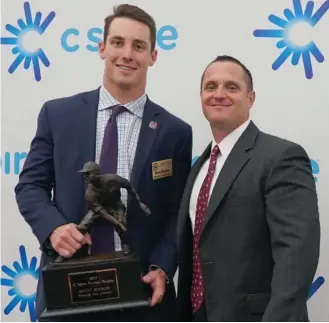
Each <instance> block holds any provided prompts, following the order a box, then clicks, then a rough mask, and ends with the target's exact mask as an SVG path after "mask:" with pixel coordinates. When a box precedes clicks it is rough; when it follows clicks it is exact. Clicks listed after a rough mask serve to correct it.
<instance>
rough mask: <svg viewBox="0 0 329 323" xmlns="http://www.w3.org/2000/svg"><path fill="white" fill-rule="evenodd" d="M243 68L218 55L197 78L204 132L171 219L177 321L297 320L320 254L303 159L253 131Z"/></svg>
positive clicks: (288, 145) (296, 150)
mask: <svg viewBox="0 0 329 323" xmlns="http://www.w3.org/2000/svg"><path fill="white" fill-rule="evenodd" d="M254 100H255V92H254V90H253V81H252V76H251V73H250V71H249V70H248V69H247V68H246V67H245V66H244V65H243V64H242V63H241V62H240V61H238V60H237V59H235V58H233V57H230V56H219V57H217V58H216V59H215V60H214V61H213V62H211V63H210V64H209V65H208V67H207V68H206V70H205V72H204V75H203V77H202V80H201V102H202V109H203V113H204V115H205V117H206V119H207V120H208V121H209V123H210V127H211V130H212V134H213V138H212V141H211V143H209V145H208V147H207V148H206V149H205V151H204V152H203V154H202V155H201V157H200V158H199V159H198V160H197V162H196V163H195V164H194V166H193V168H192V170H191V173H190V175H189V177H188V180H187V185H186V188H185V192H184V195H183V198H182V203H181V209H180V212H179V219H178V224H177V230H178V249H179V251H178V258H179V280H178V320H179V321H191V320H194V321H217V322H218V321H243V322H247V321H251V322H255V321H272V322H273V321H301V320H302V319H303V320H307V308H306V300H307V296H308V291H309V288H310V286H311V284H312V279H313V277H314V274H315V271H316V268H317V264H318V257H319V241H320V225H319V214H318V205H317V194H316V189H315V183H314V179H313V175H312V169H311V164H310V160H309V158H308V156H307V154H306V152H305V150H304V149H303V148H302V147H301V146H299V145H297V144H295V143H292V142H289V141H287V140H283V139H280V138H277V137H274V136H271V135H268V134H265V133H263V132H261V131H260V130H258V128H257V127H256V125H255V124H254V123H253V122H252V121H250V116H249V112H250V109H251V107H252V105H253V103H254Z"/></svg>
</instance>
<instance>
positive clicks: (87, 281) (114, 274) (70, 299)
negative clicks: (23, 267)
mask: <svg viewBox="0 0 329 323" xmlns="http://www.w3.org/2000/svg"><path fill="white" fill-rule="evenodd" d="M42 279H43V283H44V290H45V297H46V309H45V311H44V312H43V313H42V315H41V318H42V319H54V318H56V317H61V316H68V315H81V314H86V313H93V312H100V311H112V310H120V309H128V308H136V307H146V306H149V303H148V297H149V286H148V285H146V284H144V283H143V282H142V268H141V265H140V262H139V259H138V258H137V256H136V255H135V254H129V255H124V254H123V253H122V252H113V253H110V254H102V255H96V256H87V257H84V258H80V259H70V260H65V261H64V262H62V263H50V264H48V265H46V266H45V267H44V268H43V270H42Z"/></svg>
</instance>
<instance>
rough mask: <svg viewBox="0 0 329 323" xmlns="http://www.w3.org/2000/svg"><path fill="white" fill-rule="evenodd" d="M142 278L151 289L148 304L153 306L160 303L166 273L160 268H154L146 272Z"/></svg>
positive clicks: (164, 286) (163, 291)
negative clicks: (151, 292)
mask: <svg viewBox="0 0 329 323" xmlns="http://www.w3.org/2000/svg"><path fill="white" fill-rule="evenodd" d="M142 280H143V282H144V283H146V284H150V285H151V287H152V289H153V295H152V298H151V300H150V305H151V306H155V305H156V304H158V303H161V301H162V297H163V295H164V293H165V289H166V282H167V277H166V274H165V273H164V272H163V271H162V270H161V269H156V270H152V271H150V272H149V273H148V274H146V275H145V276H144V277H143V278H142Z"/></svg>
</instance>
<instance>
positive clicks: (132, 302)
mask: <svg viewBox="0 0 329 323" xmlns="http://www.w3.org/2000/svg"><path fill="white" fill-rule="evenodd" d="M79 172H81V173H83V175H84V179H85V182H86V183H87V190H86V193H85V199H86V200H87V203H88V213H87V214H86V215H85V217H84V218H83V219H82V221H81V222H80V224H79V225H78V226H77V228H78V230H79V231H80V232H81V233H82V234H85V233H87V232H88V233H89V232H90V231H91V229H92V228H93V225H94V224H95V222H96V221H97V220H107V221H109V222H111V223H112V224H113V225H114V228H115V230H116V232H117V233H118V235H119V237H120V240H121V244H122V251H120V252H111V253H106V254H99V255H88V256H80V257H79V256H77V255H75V256H73V257H72V258H69V259H67V258H63V257H62V256H58V257H57V258H56V259H55V261H54V262H52V263H49V264H48V265H46V266H45V267H44V268H43V270H42V273H41V274H42V279H43V282H44V290H45V298H46V309H45V311H44V312H43V313H42V315H41V318H42V319H51V318H57V317H61V316H67V315H78V314H84V313H92V312H99V311H110V310H119V309H127V308H136V307H144V306H149V303H148V298H149V287H148V286H147V285H146V284H144V283H143V282H142V278H141V277H142V267H141V264H140V262H139V259H138V256H137V255H136V254H135V253H134V252H132V251H131V249H130V247H129V245H128V243H127V238H126V236H127V220H126V208H125V205H124V204H123V203H122V202H121V193H120V189H121V188H124V189H126V190H127V192H128V193H129V194H131V195H132V196H133V197H134V198H135V199H136V200H137V202H138V203H139V205H140V207H141V209H142V210H143V211H144V212H145V213H146V215H149V214H151V211H150V210H149V208H148V207H147V206H146V205H145V204H144V203H142V202H141V200H140V198H139V196H138V194H137V192H136V191H135V189H134V188H133V187H132V185H131V184H130V182H129V181H128V180H126V179H125V178H122V177H120V176H118V175H115V174H104V175H100V168H99V165H98V164H97V163H95V162H87V163H86V164H85V165H84V167H83V168H82V170H80V171H79ZM77 254H79V253H77Z"/></svg>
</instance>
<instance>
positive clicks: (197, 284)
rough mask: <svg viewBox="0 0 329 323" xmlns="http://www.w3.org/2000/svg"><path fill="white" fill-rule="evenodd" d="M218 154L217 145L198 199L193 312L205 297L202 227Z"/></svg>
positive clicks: (194, 253)
mask: <svg viewBox="0 0 329 323" xmlns="http://www.w3.org/2000/svg"><path fill="white" fill-rule="evenodd" d="M218 154H219V148H218V146H217V145H216V146H215V147H214V148H213V150H212V152H211V155H210V162H209V167H208V173H207V175H206V177H205V179H204V181H203V183H202V186H201V189H200V192H199V196H198V201H197V209H196V215H195V226H194V236H193V281H192V290H191V300H192V309H193V313H194V312H196V311H197V310H198V309H199V307H200V305H201V304H202V302H203V299H204V291H203V289H204V287H203V277H202V273H201V265H200V250H199V241H200V236H201V229H202V226H203V221H204V217H205V215H206V210H207V206H208V200H209V191H210V186H211V182H212V179H213V177H214V174H215V169H216V162H217V156H218Z"/></svg>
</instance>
